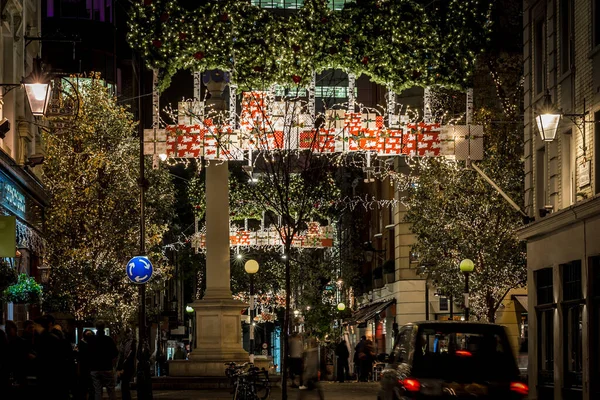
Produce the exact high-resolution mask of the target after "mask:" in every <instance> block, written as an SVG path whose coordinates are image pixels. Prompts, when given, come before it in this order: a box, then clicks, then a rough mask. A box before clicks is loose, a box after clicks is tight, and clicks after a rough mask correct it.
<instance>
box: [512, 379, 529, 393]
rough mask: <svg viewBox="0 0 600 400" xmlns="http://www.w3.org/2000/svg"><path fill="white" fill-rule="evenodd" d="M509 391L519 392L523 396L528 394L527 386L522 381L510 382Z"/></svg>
mask: <svg viewBox="0 0 600 400" xmlns="http://www.w3.org/2000/svg"><path fill="white" fill-rule="evenodd" d="M510 391H511V392H515V393H518V394H521V395H523V396H527V395H528V394H529V386H527V385H526V384H524V383H523V382H511V383H510Z"/></svg>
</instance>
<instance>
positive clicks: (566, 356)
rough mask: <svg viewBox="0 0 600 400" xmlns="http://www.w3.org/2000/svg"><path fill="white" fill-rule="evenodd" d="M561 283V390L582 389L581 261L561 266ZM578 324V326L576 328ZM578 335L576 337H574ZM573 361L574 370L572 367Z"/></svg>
mask: <svg viewBox="0 0 600 400" xmlns="http://www.w3.org/2000/svg"><path fill="white" fill-rule="evenodd" d="M559 268H560V274H561V281H562V285H561V286H562V302H561V307H562V311H563V313H562V346H563V370H564V377H565V379H564V383H563V385H564V388H565V389H581V388H583V362H584V361H583V345H582V341H583V306H584V304H585V300H584V295H583V286H582V278H583V265H582V262H581V260H573V261H571V262H568V263H565V264H561V265H560V267H559ZM576 325H577V326H576ZM577 333H578V334H577ZM573 361H574V362H575V365H576V367H574V364H573Z"/></svg>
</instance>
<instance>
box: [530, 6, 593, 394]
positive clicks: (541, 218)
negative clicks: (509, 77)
mask: <svg viewBox="0 0 600 400" xmlns="http://www.w3.org/2000/svg"><path fill="white" fill-rule="evenodd" d="M523 11H524V14H523V42H524V46H523V49H524V57H523V61H524V65H523V66H524V72H525V81H524V82H525V91H524V94H525V99H524V101H525V116H524V117H525V118H524V146H525V152H524V153H525V207H526V211H527V213H528V215H529V217H530V218H532V219H533V222H532V223H529V224H527V225H525V226H524V227H523V228H522V229H521V230H520V231H519V237H520V238H521V239H523V240H525V241H526V243H527V268H528V276H527V281H528V287H529V299H528V300H529V301H528V308H529V309H530V310H531V312H530V317H529V371H528V372H529V386H530V392H529V396H530V397H529V398H530V399H533V400H535V399H544V400H545V399H582V400H583V399H585V400H588V399H596V398H599V396H600V345H598V337H600V301H599V297H600V241H599V240H598V238H600V196H599V193H600V173H599V172H598V169H599V168H600V123H598V121H600V3H599V2H598V1H589V0H552V1H532V2H523ZM545 94H550V95H551V98H552V101H553V103H554V105H555V106H556V107H557V108H558V109H561V110H562V113H563V117H562V119H561V120H560V121H559V123H558V129H557V133H556V138H555V139H554V140H553V141H543V140H542V139H541V137H540V132H539V129H538V127H537V126H536V121H535V118H536V116H537V115H538V113H539V112H541V108H542V103H543V102H544V97H545V96H544V95H545Z"/></svg>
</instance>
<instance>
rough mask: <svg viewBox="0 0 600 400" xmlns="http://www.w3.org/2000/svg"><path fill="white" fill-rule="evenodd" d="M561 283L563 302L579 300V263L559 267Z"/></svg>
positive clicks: (580, 293) (573, 262) (581, 295)
mask: <svg viewBox="0 0 600 400" xmlns="http://www.w3.org/2000/svg"><path fill="white" fill-rule="evenodd" d="M561 268H562V281H563V301H571V300H581V299H582V298H583V292H582V288H581V261H580V260H576V261H572V262H570V263H568V264H563V265H561Z"/></svg>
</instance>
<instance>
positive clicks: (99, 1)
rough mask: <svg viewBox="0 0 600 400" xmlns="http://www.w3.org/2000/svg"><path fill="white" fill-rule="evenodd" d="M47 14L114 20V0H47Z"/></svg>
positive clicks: (48, 15)
mask: <svg viewBox="0 0 600 400" xmlns="http://www.w3.org/2000/svg"><path fill="white" fill-rule="evenodd" d="M46 16H47V17H54V16H56V17H60V18H77V19H91V20H94V21H102V22H112V0H47V3H46Z"/></svg>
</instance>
